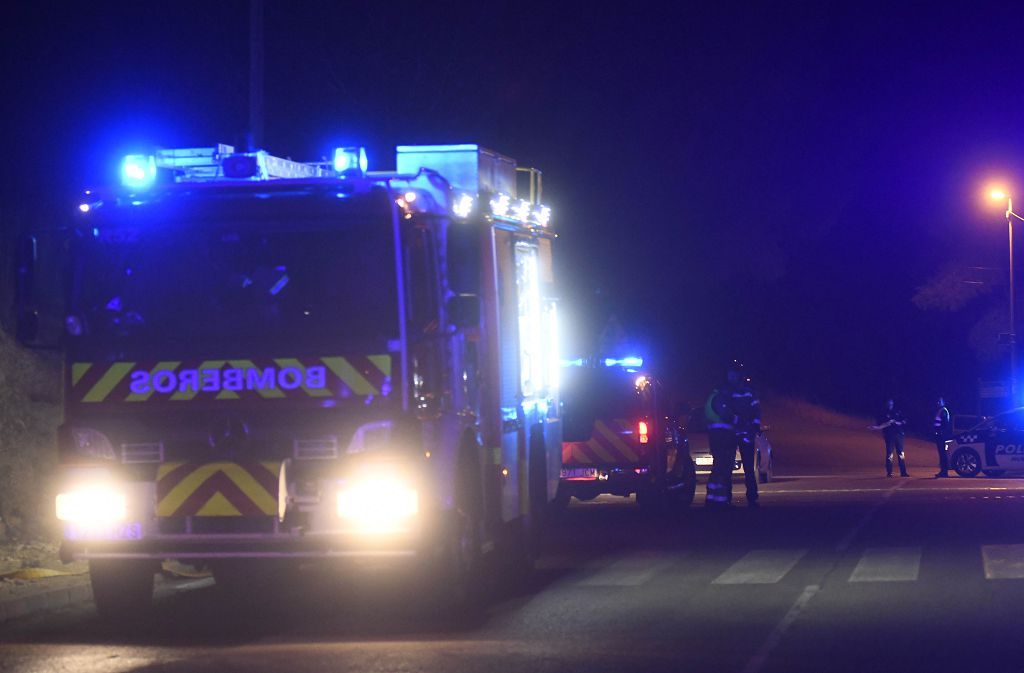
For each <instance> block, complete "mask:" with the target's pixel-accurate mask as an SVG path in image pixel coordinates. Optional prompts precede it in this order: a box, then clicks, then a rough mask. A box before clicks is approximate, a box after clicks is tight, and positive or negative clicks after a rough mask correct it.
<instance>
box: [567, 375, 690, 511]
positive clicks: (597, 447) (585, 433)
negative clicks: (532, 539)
mask: <svg viewBox="0 0 1024 673" xmlns="http://www.w3.org/2000/svg"><path fill="white" fill-rule="evenodd" d="M565 364H567V365H568V366H566V367H565V368H564V369H563V373H562V385H561V391H562V400H563V420H564V430H563V441H562V470H561V480H560V483H559V490H558V503H559V504H560V505H563V506H564V505H566V504H568V502H569V500H570V498H572V497H576V498H577V499H579V500H591V499H593V498H595V497H597V496H598V495H602V494H612V495H620V496H624V497H628V496H630V495H634V494H635V495H636V498H637V502H638V503H639V504H640V506H641V507H645V508H649V509H651V510H661V509H664V508H670V509H679V508H685V507H689V505H690V503H692V502H693V496H694V490H695V489H696V483H697V482H696V472H695V469H694V464H693V461H692V460H691V459H690V455H689V452H688V451H687V450H686V442H685V438H684V437H683V436H682V434H681V430H680V428H679V427H678V424H676V423H675V422H674V420H673V418H672V417H671V415H670V414H669V411H668V398H667V395H666V394H665V391H664V390H663V387H662V384H661V382H660V381H659V380H658V378H657V377H655V376H654V375H653V374H652V373H651V372H649V371H647V370H644V369H643V360H642V359H641V358H639V357H634V356H630V357H624V358H592V359H589V360H582V359H580V360H575V361H570V362H567V363H565Z"/></svg>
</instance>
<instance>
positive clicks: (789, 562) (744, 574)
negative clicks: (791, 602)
mask: <svg viewBox="0 0 1024 673" xmlns="http://www.w3.org/2000/svg"><path fill="white" fill-rule="evenodd" d="M806 553H807V550H806V549H755V550H753V551H751V552H748V553H747V555H746V556H744V557H743V558H741V559H740V560H739V561H736V563H733V564H732V565H731V566H729V569H728V570H726V571H725V572H724V573H722V574H721V575H719V576H718V577H716V578H715V580H714V581H713V582H712V584H775V583H776V582H778V581H779V580H781V579H782V578H783V577H785V576H786V573H788V572H789V571H790V570H792V569H793V566H795V565H796V564H797V561H799V560H800V559H801V558H803V556H804V554H806Z"/></svg>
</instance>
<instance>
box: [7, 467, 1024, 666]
mask: <svg viewBox="0 0 1024 673" xmlns="http://www.w3.org/2000/svg"><path fill="white" fill-rule="evenodd" d="M699 499H700V493H698V500H699ZM762 503H763V507H762V508H761V509H759V510H749V509H747V508H745V507H742V506H740V507H736V508H734V509H733V510H730V511H724V512H718V511H707V510H704V509H703V508H702V507H700V506H699V505H700V503H699V502H698V503H696V504H695V505H694V507H693V508H692V509H691V510H690V511H689V512H687V513H686V515H685V516H683V517H681V518H680V519H678V520H657V519H651V518H648V517H647V516H645V515H644V514H642V513H641V512H640V510H638V509H637V507H636V506H635V503H634V502H633V501H632V500H624V499H621V498H619V499H615V498H607V499H599V500H597V501H593V502H589V503H576V502H574V503H573V506H572V507H570V509H569V510H568V511H566V512H564V513H563V515H562V516H561V517H560V518H559V520H558V521H557V522H556V523H555V524H554V526H553V527H552V528H551V529H550V531H549V535H548V540H547V544H546V549H545V553H544V556H543V558H542V559H541V560H540V562H539V564H538V571H537V573H536V576H535V578H534V584H533V586H531V587H529V588H528V589H527V590H524V591H522V592H520V593H519V594H518V595H504V596H502V595H499V596H496V597H495V598H494V600H493V601H492V603H491V604H490V605H489V607H488V608H487V610H486V613H485V614H484V615H482V616H481V617H480V618H479V619H478V620H475V621H474V622H473V623H470V624H458V625H456V624H452V623H449V622H446V621H444V620H441V619H438V618H435V617H434V616H432V615H430V614H429V613H425V612H424V611H423V610H422V609H421V608H417V607H414V606H415V603H416V602H415V601H414V600H410V595H409V593H408V591H409V587H408V586H404V587H403V588H401V589H399V588H398V587H397V585H395V584H394V583H393V582H391V581H389V579H388V578H387V577H386V576H383V575H379V576H368V577H367V576H360V578H359V580H358V581H356V582H354V583H345V582H341V581H339V582H337V583H335V586H333V587H331V588H328V587H327V582H325V581H324V580H323V579H321V578H314V577H312V576H303V577H299V578H297V581H293V579H292V578H286V577H282V578H281V581H280V586H279V587H278V589H281V588H282V587H287V589H286V590H285V591H278V592H275V593H280V594H282V595H281V596H278V597H277V599H276V600H275V601H274V602H272V603H270V604H266V605H264V604H258V603H257V604H255V605H253V606H249V607H239V606H237V605H236V606H233V607H232V606H230V605H226V604H225V603H224V601H222V600H221V595H220V594H219V592H218V591H217V589H216V587H215V586H213V585H212V580H198V581H196V580H191V581H180V582H176V583H171V582H167V583H165V584H164V585H162V586H161V588H160V590H159V591H158V601H157V605H156V609H155V614H154V615H153V617H152V619H151V620H150V621H149V622H147V623H145V624H138V625H135V626H134V628H132V629H131V630H130V632H125V631H123V630H118V629H114V628H113V627H111V626H108V625H105V624H103V623H101V622H100V621H99V620H97V619H96V618H95V617H93V616H92V614H91V609H90V606H82V607H79V608H76V609H68V610H65V611H63V612H60V613H54V614H49V615H42V616H37V617H36V618H34V619H30V620H23V621H22V622H15V623H9V624H6V625H5V628H6V630H7V633H6V634H5V635H4V637H3V640H4V643H3V646H2V649H0V656H2V659H0V662H2V663H0V670H3V671H18V672H27V671H43V670H46V671H82V672H85V671H103V672H113V671H192V670H196V671H236V670H237V671H281V670H287V671H484V670H488V671H688V670H693V671H707V670H716V671H744V672H748V673H753V672H757V671H764V672H769V671H864V670H872V671H901V672H905V671H960V672H963V671H979V672H980V671H1020V670H1022V663H1021V661H1022V654H1024V644H1022V642H1021V640H1020V639H1019V637H1018V635H1017V634H1018V631H1019V629H1018V626H1017V624H1018V615H1019V606H1020V605H1021V604H1024V530H1022V529H1021V526H1020V524H1019V521H1021V520H1022V519H1024V481H1020V480H1009V479H1005V480H991V479H981V478H979V479H974V480H967V479H950V480H945V481H940V480H933V479H923V478H920V479H919V478H911V479H885V478H878V477H875V476H871V475H863V476H858V475H847V476H833V477H788V478H787V477H783V478H781V479H779V480H778V481H777V482H776V483H773V484H770V485H768V486H766V487H764V492H763V498H762ZM737 504H738V505H742V504H743V500H742V497H740V498H737ZM290 585H296V587H295V588H294V589H292V588H291V586H290ZM262 590H263V589H262V588H257V587H254V590H253V591H254V594H259V593H260V592H261V591H262Z"/></svg>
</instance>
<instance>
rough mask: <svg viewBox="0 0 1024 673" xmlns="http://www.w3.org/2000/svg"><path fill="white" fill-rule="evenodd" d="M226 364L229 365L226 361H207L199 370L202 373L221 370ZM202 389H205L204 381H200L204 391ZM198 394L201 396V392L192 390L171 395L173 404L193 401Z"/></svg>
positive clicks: (200, 386)
mask: <svg viewBox="0 0 1024 673" xmlns="http://www.w3.org/2000/svg"><path fill="white" fill-rule="evenodd" d="M225 364H227V361H226V360H207V361H206V362H203V363H202V364H200V365H199V368H198V369H199V371H200V372H202V371H203V370H204V369H220V368H221V367H223V366H224V365H225ZM200 376H202V374H201V373H200ZM202 387H203V382H202V380H200V381H199V388H200V389H202ZM198 394H199V390H192V389H188V390H179V391H178V392H176V393H174V394H173V395H171V401H172V402H178V401H188V400H191V399H193V398H194V397H195V396H196V395H198Z"/></svg>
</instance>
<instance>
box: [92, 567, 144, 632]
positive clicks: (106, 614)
mask: <svg viewBox="0 0 1024 673" xmlns="http://www.w3.org/2000/svg"><path fill="white" fill-rule="evenodd" d="M156 570H157V566H156V564H154V563H153V562H152V561H136V560H123V559H102V560H94V561H89V580H90V581H91V583H92V596H93V600H94V601H95V603H96V611H97V612H98V613H99V614H100V616H101V617H103V618H104V619H108V620H112V621H118V622H127V621H131V620H134V619H137V618H138V617H140V616H141V615H143V614H145V613H146V612H147V611H148V610H149V609H150V607H151V606H152V604H153V576H154V575H155V574H156Z"/></svg>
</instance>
